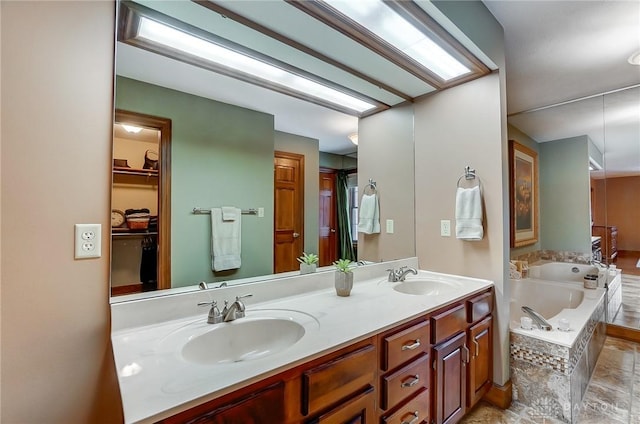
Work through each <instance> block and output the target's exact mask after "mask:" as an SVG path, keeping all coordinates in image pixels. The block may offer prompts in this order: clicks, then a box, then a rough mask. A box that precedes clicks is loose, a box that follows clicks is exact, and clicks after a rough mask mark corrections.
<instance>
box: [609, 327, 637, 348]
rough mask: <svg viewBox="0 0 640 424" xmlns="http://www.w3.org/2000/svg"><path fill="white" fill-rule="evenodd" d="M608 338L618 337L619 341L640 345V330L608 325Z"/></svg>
mask: <svg viewBox="0 0 640 424" xmlns="http://www.w3.org/2000/svg"><path fill="white" fill-rule="evenodd" d="M607 336H611V337H617V338H618V339H623V340H627V341H630V342H634V343H640V330H639V329H637V328H630V327H622V326H620V325H615V324H607Z"/></svg>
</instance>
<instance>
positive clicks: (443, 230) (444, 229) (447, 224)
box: [440, 219, 451, 237]
mask: <svg viewBox="0 0 640 424" xmlns="http://www.w3.org/2000/svg"><path fill="white" fill-rule="evenodd" d="M440 235H441V236H442V237H451V221H450V220H448V219H443V220H441V221H440Z"/></svg>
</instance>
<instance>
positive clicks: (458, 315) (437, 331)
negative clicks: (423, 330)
mask: <svg viewBox="0 0 640 424" xmlns="http://www.w3.org/2000/svg"><path fill="white" fill-rule="evenodd" d="M466 328H467V314H466V311H465V308H464V305H456V306H453V307H451V308H449V309H447V310H446V311H444V312H440V313H438V314H436V315H433V316H432V317H431V342H432V343H433V344H438V343H440V342H441V341H443V340H446V339H448V338H449V337H451V336H453V335H454V334H456V333H458V332H460V331H463V330H465V329H466Z"/></svg>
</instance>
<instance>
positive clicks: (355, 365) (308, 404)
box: [301, 344, 376, 415]
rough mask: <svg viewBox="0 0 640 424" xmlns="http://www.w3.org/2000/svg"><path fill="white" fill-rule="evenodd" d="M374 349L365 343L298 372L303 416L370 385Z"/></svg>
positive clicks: (373, 364)
mask: <svg viewBox="0 0 640 424" xmlns="http://www.w3.org/2000/svg"><path fill="white" fill-rule="evenodd" d="M375 364H376V348H375V346H374V345H373V344H367V345H365V346H363V347H361V348H359V349H357V350H354V351H352V352H348V353H345V354H344V355H341V356H339V357H337V358H335V359H333V360H330V361H328V362H326V363H324V364H321V365H319V366H317V367H314V368H311V369H309V370H307V371H305V372H303V373H302V406H301V410H302V413H303V414H304V415H307V414H310V413H315V412H318V411H319V410H320V409H323V408H326V407H327V406H328V405H331V404H333V403H335V402H338V401H340V400H342V399H344V398H347V397H349V396H350V395H352V394H353V393H356V392H357V391H358V390H360V389H362V388H364V387H367V386H368V385H371V386H373V384H374V379H375Z"/></svg>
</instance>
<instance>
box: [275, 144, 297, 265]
mask: <svg viewBox="0 0 640 424" xmlns="http://www.w3.org/2000/svg"><path fill="white" fill-rule="evenodd" d="M303 199H304V156H302V155H297V154H294V153H285V152H275V158H274V226H273V227H274V230H273V231H274V236H273V242H274V246H273V269H274V272H275V273H279V272H287V271H294V270H296V269H299V268H300V265H299V263H298V261H297V260H296V258H297V257H299V256H301V255H302V247H303V246H304V200H303Z"/></svg>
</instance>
